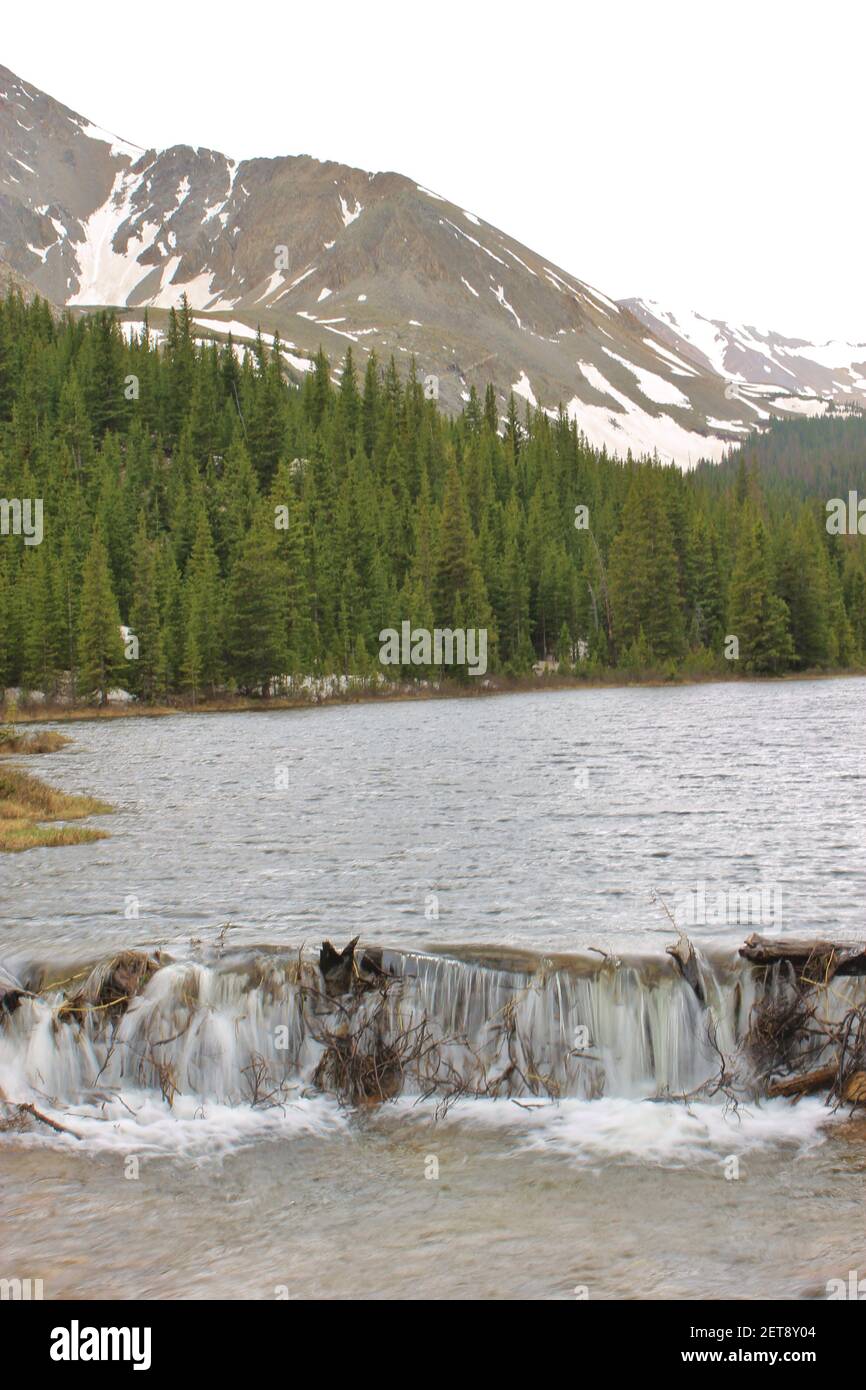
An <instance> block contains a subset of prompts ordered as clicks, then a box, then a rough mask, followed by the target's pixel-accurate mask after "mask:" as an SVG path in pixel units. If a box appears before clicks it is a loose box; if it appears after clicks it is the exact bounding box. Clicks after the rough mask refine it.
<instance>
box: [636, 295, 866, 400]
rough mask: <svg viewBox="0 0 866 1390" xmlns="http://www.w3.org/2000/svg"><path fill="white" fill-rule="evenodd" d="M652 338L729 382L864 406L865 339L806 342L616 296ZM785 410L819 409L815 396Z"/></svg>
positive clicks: (686, 311) (865, 385)
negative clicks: (811, 399) (847, 341)
mask: <svg viewBox="0 0 866 1390" xmlns="http://www.w3.org/2000/svg"><path fill="white" fill-rule="evenodd" d="M620 305H621V307H622V308H623V309H626V310H628V311H629V312H630V313H632V314H633V315H634V316H635V318H637V319H640V321H641V323H643V324H644V325H645V326H646V327H647V328H648V329H649V330H650V332H651V333H652V334H653V335H654V337H656V338H658V339H660V340H661V341H662V342H663V343H667V345H668V346H669V347H670V348H672V349H673V350H674V351H675V352H678V353H680V354H681V355H682V356H684V357H685V358H687V360H688V361H689V362H693V363H694V364H695V366H697V367H700V368H701V369H702V370H704V371H712V372H715V373H717V374H718V375H719V376H723V377H725V378H726V379H727V380H728V381H729V382H731V383H732V384H733V386H734V389H736V387H738V386H741V385H742V386H745V387H746V388H747V389H749V387H751V389H752V390H755V389H756V388H762V389H763V390H764V392H766V393H768V394H770V395H774V394H775V390H776V389H779V390H781V391H783V392H792V393H794V394H795V395H800V396H803V397H809V396H811V397H819V398H821V399H823V400H832V401H834V402H835V403H836V404H837V405H840V406H846V405H848V406H855V407H861V406H864V405H866V343H842V342H826V343H815V342H809V341H808V340H807V339H805V338H786V337H785V336H784V335H783V334H781V333H775V332H773V331H772V330H771V329H759V328H755V327H753V326H752V325H746V324H729V323H726V322H725V321H724V320H723V319H709V318H705V317H704V315H703V314H697V313H695V312H694V310H691V309H687V310H677V311H674V310H673V309H671V308H669V307H666V306H663V305H661V304H659V303H657V302H656V301H655V300H652V299H623V300H620ZM788 406H789V409H790V408H794V409H799V410H800V411H801V412H802V413H804V414H817V413H820V410H821V406H820V403H819V401H817V400H816V401H814V402H813V403H812V405H811V406H810V402H809V401H808V399H804V400H803V402H802V405H801V406H800V407H797V406H796V403H791V402H789V403H788Z"/></svg>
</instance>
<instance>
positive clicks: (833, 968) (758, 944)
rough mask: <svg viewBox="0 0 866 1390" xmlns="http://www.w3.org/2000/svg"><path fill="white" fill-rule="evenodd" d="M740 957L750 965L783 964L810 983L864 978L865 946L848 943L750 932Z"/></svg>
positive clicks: (865, 970) (865, 973)
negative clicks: (862, 976)
mask: <svg viewBox="0 0 866 1390" xmlns="http://www.w3.org/2000/svg"><path fill="white" fill-rule="evenodd" d="M740 955H741V956H742V957H743V959H744V960H748V961H751V962H752V964H753V965H777V964H778V963H779V962H780V961H787V963H788V964H789V965H792V966H793V967H794V969H795V970H797V971H798V972H802V973H803V974H806V975H807V976H808V981H809V983H812V984H826V983H827V981H829V980H832V979H833V977H834V976H835V975H866V946H864V945H862V944H860V943H858V942H852V941H814V940H813V941H809V940H803V939H797V938H790V937H771V936H759V935H758V934H757V933H756V932H753V933H752V935H751V936H750V937H749V938H748V940H747V941H746V944H745V945H744V946H741V947H740Z"/></svg>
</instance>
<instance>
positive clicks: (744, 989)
mask: <svg viewBox="0 0 866 1390" xmlns="http://www.w3.org/2000/svg"><path fill="white" fill-rule="evenodd" d="M465 954H466V956H467V957H468V958H460V956H459V954H456V953H452V954H450V955H449V956H439V955H433V954H413V953H405V952H401V953H398V952H392V951H383V952H381V954H377V966H376V970H377V973H376V975H374V976H373V977H372V979H371V980H369V981H368V982H367V987H366V988H365V989H364V990H362V991H360V992H358V993H355V994H351V995H348V996H344V997H343V998H342V999H341V998H340V997H339V996H337V997H334V996H332V995H329V994H328V993H327V991H326V989H325V987H324V984H323V980H322V978H321V976H320V974H319V970H318V966H317V964H316V962H315V961H314V960H312V959H310V958H306V957H301V956H299V955H297V954H295V955H288V954H286V953H285V952H278V951H276V950H269V949H265V948H263V949H261V950H259V951H253V952H245V953H243V954H240V953H237V954H236V953H234V952H226V953H225V954H222V955H220V954H219V953H217V952H209V953H206V954H201V955H199V956H197V957H196V956H192V955H191V956H190V957H189V958H187V959H178V958H175V959H171V960H166V959H162V960H151V962H150V965H149V967H148V970H147V971H146V972H145V976H144V977H143V978H144V981H145V982H144V983H143V985H142V987H141V988H140V989H139V990H138V992H137V993H135V994H134V997H131V998H127V999H124V998H120V999H119V1000H118V998H117V991H118V988H119V986H118V985H117V984H116V983H114V984H112V976H111V969H112V962H102V963H99V964H98V965H97V966H95V967H93V966H91V967H90V968H89V969H88V968H87V967H84V966H79V967H77V968H76V967H70V966H69V965H66V966H65V967H62V968H57V967H54V968H48V967H47V966H46V965H44V964H43V965H41V966H39V967H36V966H34V965H30V966H23V967H19V969H18V971H17V972H16V978H15V979H12V977H9V978H8V979H7V990H10V991H11V990H12V989H13V986H14V987H15V989H14V992H11V993H7V996H6V1007H5V1009H4V1008H2V1007H0V1091H2V1095H3V1097H4V1098H5V1099H6V1100H7V1101H8V1102H17V1103H19V1104H21V1103H35V1104H38V1105H39V1107H40V1108H41V1109H42V1110H43V1112H44V1113H46V1114H49V1115H50V1116H52V1117H54V1118H55V1119H56V1120H62V1119H63V1116H64V1115H66V1116H69V1115H74V1114H76V1113H81V1114H85V1115H86V1114H88V1113H92V1112H93V1111H94V1109H96V1110H98V1111H99V1112H100V1113H101V1114H102V1115H103V1116H110V1115H113V1114H118V1113H120V1111H121V1110H122V1109H125V1110H126V1111H127V1113H130V1114H131V1113H132V1112H133V1111H135V1110H136V1105H137V1101H145V1100H146V1101H147V1102H148V1107H149V1113H150V1107H151V1106H152V1105H154V1104H157V1105H160V1106H162V1108H163V1110H164V1111H165V1113H166V1115H167V1116H168V1115H171V1114H174V1113H177V1114H182V1115H188V1114H189V1113H190V1106H192V1108H193V1109H192V1113H194V1114H195V1113H197V1109H196V1108H199V1110H201V1108H202V1107H206V1106H208V1105H219V1106H224V1107H229V1108H233V1109H235V1110H238V1109H239V1108H241V1109H242V1108H243V1107H247V1108H248V1109H250V1110H254V1111H255V1110H259V1111H261V1110H269V1109H272V1108H278V1107H282V1108H285V1107H286V1106H292V1105H293V1104H297V1103H298V1102H300V1101H301V1100H309V1099H311V1098H314V1097H316V1096H317V1095H321V1094H323V1093H324V1094H328V1093H330V1094H332V1095H335V1094H336V1095H337V1096H338V1098H339V1099H346V1098H347V1097H348V1098H349V1099H352V1100H358V1099H359V1098H360V1099H366V1100H373V1101H375V1100H381V1099H389V1100H390V1099H394V1098H395V1097H396V1096H397V1095H398V1094H403V1095H405V1096H409V1097H411V1096H414V1097H418V1096H422V1095H423V1096H430V1097H433V1098H438V1099H441V1098H443V1097H444V1098H451V1099H453V1098H457V1097H461V1098H462V1097H467V1096H468V1097H492V1098H496V1099H501V1098H503V1097H512V1098H519V1097H524V1098H525V1097H529V1096H536V1097H539V1098H546V1099H548V1100H560V1099H565V1098H575V1099H582V1100H594V1099H598V1098H602V1097H604V1098H605V1099H607V1100H609V1099H611V1098H620V1099H626V1100H640V1099H646V1098H658V1097H665V1096H673V1097H677V1096H683V1095H687V1094H691V1093H694V1092H696V1091H697V1090H698V1088H700V1087H702V1086H703V1085H704V1084H705V1083H708V1082H711V1081H712V1079H713V1077H714V1076H716V1075H718V1072H719V1064H720V1058H721V1057H722V1056H725V1057H731V1056H732V1055H734V1054H736V1053H737V1052H738V1049H741V1048H742V1044H743V1040H744V1037H745V1035H746V1032H747V1029H748V1025H749V1019H750V1016H751V1013H752V1010H753V1007H754V1005H755V1003H756V1001H758V1000H759V999H760V998H762V997H766V994H767V991H772V990H774V989H778V988H779V986H780V975H779V972H778V970H773V971H765V970H763V969H761V968H757V967H754V966H751V965H749V964H747V963H746V962H743V961H741V960H739V959H738V958H737V957H736V956H735V955H733V954H729V955H725V956H718V957H716V958H714V959H713V960H710V959H707V958H704V957H698V958H697V963H698V970H699V978H700V987H699V989H696V988H695V987H694V985H693V984H690V983H688V982H687V980H686V979H684V978H683V977H682V974H681V973H680V972H679V971H678V969H677V968H676V965H675V962H674V961H673V960H672V959H671V958H670V956H664V957H653V958H645V959H643V960H639V959H635V960H632V961H618V960H616V961H615V960H611V959H606V960H604V961H602V962H596V961H591V960H589V959H580V958H568V957H562V956H559V957H556V958H545V957H537V958H535V957H530V956H526V955H520V956H519V957H516V958H508V957H506V958H502V957H499V958H496V957H493V956H488V957H486V958H485V957H484V956H483V953H482V954H481V956H480V958H479V953H478V952H477V951H476V952H466V953H465ZM142 959H145V958H142ZM151 972H152V973H151ZM70 981H71V982H72V984H70ZM864 998H866V985H864V981H863V980H862V979H853V978H852V979H839V980H837V981H836V982H835V984H834V989H833V991H832V992H831V994H830V995H829V996H828V998H827V1000H826V1010H830V1011H831V1012H832V1011H834V1010H835V1011H836V1016H837V1017H842V1016H843V1015H844V1013H845V1011H846V1010H847V1009H849V1008H851V1007H852V1006H853V1005H854V1004H856V1003H860V1004H862V1003H863V1001H864ZM97 1000H98V1001H99V1002H94V1001H97ZM362 1054H363V1056H362ZM371 1058H372V1060H371ZM359 1061H361V1062H365V1064H366V1065H367V1069H366V1076H367V1077H368V1078H369V1076H372V1077H373V1081H372V1082H370V1081H369V1080H365V1081H362V1082H359V1090H358V1092H357V1093H354V1092H351V1091H349V1092H346V1090H345V1088H344V1089H343V1092H342V1093H341V1088H340V1084H339V1077H340V1076H341V1075H345V1076H348V1075H349V1074H350V1070H351V1068H352V1067H353V1066H355V1064H356V1063H358V1062H359ZM341 1069H342V1071H341ZM335 1077H337V1080H335ZM71 1123H72V1122H71V1121H70V1124H71ZM73 1127H74V1126H73Z"/></svg>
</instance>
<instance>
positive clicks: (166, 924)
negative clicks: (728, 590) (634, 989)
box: [0, 679, 866, 951]
mask: <svg viewBox="0 0 866 1390" xmlns="http://www.w3.org/2000/svg"><path fill="white" fill-rule="evenodd" d="M864 702H866V681H863V680H859V679H854V680H838V681H814V682H790V683H781V682H780V683H773V684H757V683H756V684H743V685H737V686H726V685H706V686H697V687H690V688H670V689H647V688H642V689H641V688H635V689H623V690H586V691H579V690H576V691H564V692H561V693H553V692H550V693H543V694H529V695H517V696H508V697H503V698H492V699H466V700H442V701H425V702H406V703H400V704H388V705H385V704H366V705H356V706H342V707H332V708H326V709H311V710H299V711H294V710H290V711H274V712H263V713H241V714H223V715H207V716H203V715H193V716H178V717H172V718H166V719H128V720H122V721H114V722H111V723H108V722H106V723H87V722H82V723H78V724H73V725H70V726H69V727H68V731H69V732H70V733H71V734H72V735H73V737H74V739H75V742H74V744H73V746H72V747H70V748H69V749H67V750H65V751H64V752H61V753H58V754H54V755H52V756H51V757H49V758H46V759H44V760H40V761H39V764H38V770H39V772H40V774H41V775H43V776H45V777H47V778H48V780H50V781H52V782H55V783H56V784H57V785H58V786H63V787H65V788H68V789H70V790H80V791H89V792H93V793H95V794H97V795H99V796H101V797H104V798H106V799H108V800H109V801H111V802H112V803H113V804H115V805H116V806H117V808H118V813H117V814H116V815H114V816H112V817H110V818H107V819H106V821H105V826H106V828H107V829H108V830H109V831H110V833H111V838H110V839H108V840H105V841H102V842H100V843H98V844H95V845H90V846H83V847H80V848H67V849H63V850H51V849H48V850H41V851H35V852H30V853H27V854H23V855H19V856H5V857H3V859H0V886H2V899H0V949H12V948H15V949H16V951H17V949H19V948H21V947H22V946H24V947H25V948H36V949H39V948H42V947H43V946H44V947H47V946H51V947H52V948H57V947H58V946H70V947H73V948H75V949H76V951H77V950H78V948H79V947H83V946H89V945H90V944H93V945H95V946H99V947H103V946H106V945H111V944H119V943H123V944H129V943H130V941H131V940H133V939H134V940H136V941H141V942H158V941H160V942H161V941H164V942H173V941H179V940H182V939H187V938H189V936H190V935H199V934H202V933H206V932H208V931H210V930H216V929H217V928H218V927H219V925H220V924H222V923H224V922H226V921H231V922H233V923H236V924H238V928H237V935H236V936H235V937H233V940H235V941H236V942H237V943H238V944H240V943H242V942H244V941H249V942H250V943H252V942H258V941H263V940H267V941H280V942H301V941H316V940H318V939H320V937H321V935H322V934H325V935H328V934H330V935H333V936H341V935H353V934H355V933H356V932H361V933H362V934H363V936H364V938H365V939H366V940H372V941H375V940H379V941H388V942H391V943H394V944H404V945H421V946H426V945H431V944H433V943H436V942H446V943H453V942H458V941H459V942H465V941H470V942H471V941H475V942H488V943H490V942H492V943H497V944H512V945H519V946H530V945H531V946H533V947H536V948H540V949H548V948H552V947H555V948H557V949H559V950H564V951H568V950H579V949H580V948H585V947H586V946H590V945H595V946H599V947H603V948H608V949H625V948H629V947H636V948H639V949H653V950H655V949H661V947H662V945H663V944H664V939H665V938H669V936H670V931H669V924H668V923H667V921H666V919H665V918H664V915H663V913H662V912H661V911H660V910H659V909H658V908H657V907H654V906H653V905H652V903H651V896H650V895H651V892H652V890H653V888H656V889H658V890H659V892H660V893H662V894H663V895H664V896H665V897H666V898H667V899H668V901H669V902H671V903H674V902H675V901H677V900H678V897H677V895H678V894H681V893H685V892H687V891H692V890H695V889H696V887H697V885H698V884H699V883H701V882H705V883H706V885H707V891H708V892H709V893H712V894H715V893H717V892H719V891H721V892H726V893H731V892H735V891H736V890H737V889H738V888H745V889H749V888H753V887H755V886H757V885H779V886H780V888H781V890H782V910H783V919H784V927H785V929H786V930H796V931H804V932H812V931H822V932H830V931H835V930H838V929H850V930H857V929H859V928H860V927H861V924H862V902H863V888H864V842H866V835H864V827H866V815H864V805H866V803H864V788H866V781H864V779H866V756H864V755H866V722H864V717H863V716H864V709H866V703H864ZM31 766H32V764H31ZM279 783H284V784H285V785H284V786H280V785H278V784H279ZM136 904H137V910H138V912H139V917H138V919H137V920H135V919H134V917H133V916H132V914H133V913H134V912H135V910H136ZM436 910H438V918H435V917H434V916H433V915H432V914H433V913H434V911H436ZM125 914H126V915H125ZM693 934H694V935H695V936H696V937H698V938H700V937H701V936H702V935H703V936H712V937H717V936H720V935H721V936H724V937H726V938H728V939H729V940H730V941H731V942H732V943H733V942H734V941H735V940H736V941H739V940H741V939H742V937H743V935H744V931H743V929H741V927H740V926H739V925H737V923H736V921H735V922H734V923H733V924H731V925H729V926H728V927H727V928H726V929H722V930H720V929H719V928H718V927H713V926H706V927H704V928H701V927H698V928H696V929H695V931H694V932H693Z"/></svg>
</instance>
